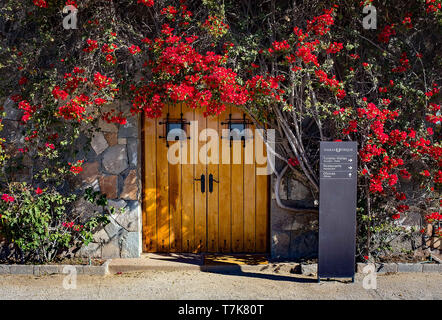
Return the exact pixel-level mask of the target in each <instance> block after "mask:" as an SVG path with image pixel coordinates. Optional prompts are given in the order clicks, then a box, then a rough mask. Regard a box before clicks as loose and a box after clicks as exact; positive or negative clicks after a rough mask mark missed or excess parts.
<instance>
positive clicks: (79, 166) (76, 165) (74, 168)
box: [68, 160, 84, 175]
mask: <svg viewBox="0 0 442 320" xmlns="http://www.w3.org/2000/svg"><path fill="white" fill-rule="evenodd" d="M83 163H84V160H78V161H77V162H76V163H74V164H72V163H70V162H69V163H68V164H69V165H70V166H71V167H70V169H69V171H70V172H72V173H73V174H74V175H77V174H79V173H80V172H82V171H83V168H82V165H83Z"/></svg>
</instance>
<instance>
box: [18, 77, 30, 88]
mask: <svg viewBox="0 0 442 320" xmlns="http://www.w3.org/2000/svg"><path fill="white" fill-rule="evenodd" d="M26 83H28V78H26V77H21V78H20V80H18V84H19V85H21V86H23V85H25V84H26Z"/></svg>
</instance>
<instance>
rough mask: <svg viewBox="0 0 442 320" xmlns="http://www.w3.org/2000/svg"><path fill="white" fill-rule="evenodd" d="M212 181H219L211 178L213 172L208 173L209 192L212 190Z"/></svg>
mask: <svg viewBox="0 0 442 320" xmlns="http://www.w3.org/2000/svg"><path fill="white" fill-rule="evenodd" d="M213 182H216V183H219V181H216V180H215V179H213V174H209V192H210V193H212V192H213Z"/></svg>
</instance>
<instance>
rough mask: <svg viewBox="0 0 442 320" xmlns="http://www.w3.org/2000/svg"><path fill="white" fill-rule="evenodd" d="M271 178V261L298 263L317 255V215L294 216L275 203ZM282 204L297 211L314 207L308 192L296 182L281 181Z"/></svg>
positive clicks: (300, 214)
mask: <svg viewBox="0 0 442 320" xmlns="http://www.w3.org/2000/svg"><path fill="white" fill-rule="evenodd" d="M275 181H276V178H275V177H274V176H273V177H272V184H271V186H272V199H271V209H270V253H271V258H272V259H274V260H300V259H311V258H317V256H318V214H317V213H294V212H291V211H288V210H285V209H281V208H280V207H279V206H278V205H277V203H276V197H275V192H274V190H275ZM280 197H281V200H282V201H283V203H284V204H286V205H290V206H293V205H295V206H296V207H300V208H311V207H314V202H313V198H312V195H311V193H310V191H309V190H308V189H307V188H306V187H304V186H303V185H302V184H301V183H299V182H298V181H296V180H294V179H291V178H290V177H287V178H285V179H284V180H283V181H282V184H281V188H280Z"/></svg>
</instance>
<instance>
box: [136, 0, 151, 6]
mask: <svg viewBox="0 0 442 320" xmlns="http://www.w3.org/2000/svg"><path fill="white" fill-rule="evenodd" d="M138 3H142V4H144V5H145V6H146V7H153V5H154V1H153V0H138Z"/></svg>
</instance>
